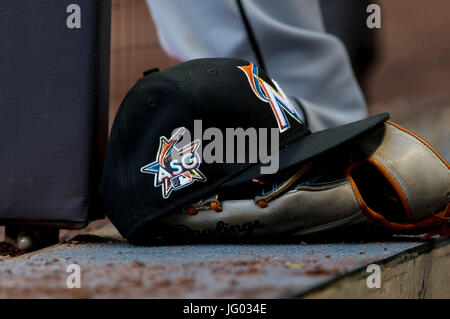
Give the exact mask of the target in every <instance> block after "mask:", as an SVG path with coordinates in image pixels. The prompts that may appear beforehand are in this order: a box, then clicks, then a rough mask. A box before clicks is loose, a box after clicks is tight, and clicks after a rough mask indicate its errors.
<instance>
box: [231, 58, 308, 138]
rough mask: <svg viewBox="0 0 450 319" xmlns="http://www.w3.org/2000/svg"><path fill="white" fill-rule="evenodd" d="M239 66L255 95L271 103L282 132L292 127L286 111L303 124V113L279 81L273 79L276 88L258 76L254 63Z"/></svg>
mask: <svg viewBox="0 0 450 319" xmlns="http://www.w3.org/2000/svg"><path fill="white" fill-rule="evenodd" d="M238 68H239V69H241V70H242V71H243V72H244V74H245V75H246V76H247V79H248V82H249V83H250V87H251V88H252V90H253V92H254V93H255V95H256V96H257V97H258V98H259V99H260V100H261V101H263V102H266V103H270V106H271V108H272V111H273V113H274V114H275V118H276V120H277V122H278V127H279V128H280V132H281V133H283V132H284V131H286V130H288V129H289V128H290V127H291V125H290V124H289V121H288V119H287V117H286V114H285V113H284V111H286V112H287V113H288V114H289V115H290V116H292V117H293V118H294V119H295V120H297V122H299V123H301V124H303V123H302V117H301V115H300V114H299V113H298V111H297V110H296V108H295V107H294V106H293V105H292V103H291V102H290V101H289V100H288V98H286V95H285V94H284V92H283V90H282V89H281V88H280V86H279V85H278V83H277V82H275V81H274V80H272V82H273V84H274V85H275V88H276V89H274V88H273V87H272V86H271V85H270V84H268V83H267V82H266V81H264V80H263V79H261V78H260V77H259V76H258V67H257V66H255V65H253V63H250V64H249V65H247V66H238Z"/></svg>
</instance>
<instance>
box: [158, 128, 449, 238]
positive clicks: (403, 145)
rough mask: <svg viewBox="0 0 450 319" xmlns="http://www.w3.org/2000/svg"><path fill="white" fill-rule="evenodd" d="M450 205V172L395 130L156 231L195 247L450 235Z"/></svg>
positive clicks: (162, 222)
mask: <svg viewBox="0 0 450 319" xmlns="http://www.w3.org/2000/svg"><path fill="white" fill-rule="evenodd" d="M330 163H332V164H330ZM449 200H450V171H449V164H448V163H447V162H446V161H445V159H444V158H443V157H442V156H441V155H440V154H439V153H438V152H437V151H436V150H434V149H433V148H432V147H431V146H430V145H429V144H428V143H427V142H425V141H424V140H423V139H421V138H420V137H418V136H417V135H415V134H414V133H412V132H410V131H408V130H406V129H404V128H402V127H401V126H399V125H397V124H395V123H392V122H387V123H386V124H385V126H384V127H383V128H381V129H379V130H377V131H375V132H373V133H372V134H370V135H369V136H367V137H365V138H364V139H362V140H360V141H358V142H357V143H356V144H352V145H351V147H347V148H346V149H340V150H338V151H335V152H334V153H331V154H328V155H326V156H323V157H321V158H318V159H315V160H314V161H312V162H309V163H306V164H304V165H303V166H302V167H297V168H296V169H294V170H290V171H285V172H281V173H279V174H277V175H275V176H271V177H269V178H267V179H265V180H254V181H253V182H252V183H248V184H246V185H242V187H239V188H234V189H230V190H224V191H223V192H221V193H220V194H216V195H214V196H213V197H211V198H207V199H204V200H200V201H199V202H198V203H195V204H193V205H190V206H188V207H185V208H184V209H183V211H179V212H173V213H171V214H168V215H165V216H164V217H163V218H161V219H159V220H158V221H157V224H156V227H155V229H157V231H158V236H162V237H166V238H175V237H177V238H179V237H183V238H185V237H188V238H191V239H204V238H209V237H221V238H225V237H226V238H229V237H237V236H261V235H278V234H296V235H307V234H315V233H318V232H324V231H330V230H333V231H338V232H342V233H345V232H348V231H349V229H352V228H353V229H355V228H358V229H378V230H380V229H382V230H389V231H391V232H394V233H410V232H414V233H426V232H428V236H431V235H434V234H438V233H439V234H442V235H449V233H450V232H449V230H450V229H449V215H450V214H449V213H450V205H449Z"/></svg>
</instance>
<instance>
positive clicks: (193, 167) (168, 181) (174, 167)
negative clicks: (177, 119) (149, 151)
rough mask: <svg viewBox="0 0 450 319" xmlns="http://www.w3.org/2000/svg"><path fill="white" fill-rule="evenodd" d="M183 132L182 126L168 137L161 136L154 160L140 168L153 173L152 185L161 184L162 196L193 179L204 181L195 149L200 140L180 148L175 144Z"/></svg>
mask: <svg viewBox="0 0 450 319" xmlns="http://www.w3.org/2000/svg"><path fill="white" fill-rule="evenodd" d="M185 132H186V129H185V128H184V127H182V128H180V129H179V130H178V131H176V132H175V134H173V135H172V136H171V137H170V139H167V138H166V137H165V136H161V137H160V139H159V149H158V154H157V155H156V160H155V161H154V162H152V163H150V164H148V165H145V166H144V167H142V168H141V172H142V173H145V174H154V175H155V183H154V185H155V187H158V186H161V191H162V196H163V198H168V197H169V196H170V194H171V193H172V191H177V190H179V189H182V188H185V187H187V186H189V185H191V184H192V183H194V182H195V181H201V182H205V181H206V177H205V176H204V175H203V174H202V172H200V170H199V169H198V168H199V167H200V156H199V154H198V152H197V149H198V147H199V146H200V141H199V140H195V141H193V142H191V143H189V144H187V145H186V146H184V147H183V148H181V149H179V148H177V147H176V146H175V145H176V144H177V143H178V142H179V141H180V140H181V138H182V136H183V134H184V133H185Z"/></svg>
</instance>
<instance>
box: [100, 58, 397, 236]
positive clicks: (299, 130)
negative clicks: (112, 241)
mask: <svg viewBox="0 0 450 319" xmlns="http://www.w3.org/2000/svg"><path fill="white" fill-rule="evenodd" d="M388 118H389V115H388V114H386V113H384V114H380V115H376V116H372V117H370V118H367V119H365V120H361V121H358V122H354V123H350V124H347V125H343V126H340V127H337V128H333V129H328V130H324V131H321V132H317V133H313V134H311V132H310V130H309V129H308V128H307V126H306V125H305V123H304V121H305V120H304V116H303V114H302V113H301V112H300V111H299V110H298V108H295V107H294V106H293V105H292V104H291V102H290V101H289V99H288V98H287V97H286V96H285V94H284V92H283V91H282V89H281V88H280V87H279V86H278V84H277V83H276V82H275V81H273V80H271V79H270V78H269V77H268V76H267V75H266V74H265V73H264V71H263V70H261V69H258V67H257V66H256V65H254V64H253V63H251V62H248V61H243V60H240V59H230V58H214V59H197V60H191V61H187V62H184V63H181V64H178V65H176V66H173V67H170V68H167V69H165V70H162V71H159V70H158V69H153V70H151V71H149V72H146V73H144V77H142V78H141V79H140V80H139V81H138V82H137V83H136V85H135V86H134V87H133V88H132V89H131V90H130V91H129V92H128V94H127V95H126V97H125V98H124V100H123V102H122V104H121V106H120V108H119V110H118V112H117V115H116V117H115V120H114V124H113V127H112V130H111V135H110V139H109V142H108V146H107V152H106V158H105V165H104V171H103V177H102V182H101V186H100V193H101V196H102V198H103V201H104V204H105V207H106V210H107V212H108V217H109V218H110V220H111V221H112V223H113V224H114V225H115V226H116V227H117V229H118V230H119V232H120V233H121V234H122V235H123V236H124V237H125V238H128V239H129V240H130V241H133V240H136V241H138V240H139V238H142V237H145V236H147V235H148V236H149V237H151V236H152V234H146V232H148V231H151V224H152V221H155V219H157V218H158V217H160V216H162V215H163V214H166V213H168V212H172V211H180V212H181V210H182V208H183V207H184V206H186V205H189V204H193V203H195V202H198V201H199V200H200V199H206V198H208V197H209V196H212V195H214V194H217V193H219V192H220V190H221V189H223V188H229V187H233V186H234V185H239V184H241V183H246V182H249V181H251V180H252V179H253V178H258V177H260V176H261V171H260V168H261V166H265V165H266V164H263V163H261V162H260V161H259V162H257V163H254V162H253V163H251V162H248V161H245V162H244V163H207V162H206V161H201V154H199V153H200V151H199V149H200V146H201V145H202V142H203V141H201V140H199V139H197V140H193V141H189V140H188V141H187V142H186V143H184V137H185V136H186V135H187V133H189V134H190V135H191V137H192V136H193V135H194V120H201V121H202V127H203V130H205V129H207V128H218V129H220V130H221V131H222V132H224V134H223V135H224V136H225V135H226V134H225V130H226V128H242V129H243V130H246V129H248V128H255V129H256V130H259V129H260V128H267V129H272V128H276V129H278V130H279V149H278V150H277V151H279V170H283V169H288V168H290V167H293V166H295V165H300V164H301V163H304V162H306V161H308V160H310V159H312V158H314V157H316V156H318V155H321V154H323V153H325V152H327V151H330V150H333V149H335V148H336V147H339V146H341V145H343V144H345V143H348V142H350V141H352V140H355V139H357V138H359V137H362V136H363V135H364V134H367V133H368V132H370V131H372V130H374V129H376V128H378V127H380V126H382V125H383V123H384V122H385V121H386V120H387V119H388ZM269 134H270V133H269ZM194 138H195V137H194ZM205 144H207V143H205ZM269 149H270V148H269ZM223 151H224V152H226V151H227V150H223ZM246 151H247V153H248V148H247V150H246ZM223 158H226V155H225V154H224V157H223Z"/></svg>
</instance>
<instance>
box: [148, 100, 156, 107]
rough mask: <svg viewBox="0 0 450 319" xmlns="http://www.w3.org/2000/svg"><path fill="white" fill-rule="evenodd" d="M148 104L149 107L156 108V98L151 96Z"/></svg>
mask: <svg viewBox="0 0 450 319" xmlns="http://www.w3.org/2000/svg"><path fill="white" fill-rule="evenodd" d="M147 106H148V107H149V108H154V107H155V106H156V100H155V99H154V98H150V99H148V100H147Z"/></svg>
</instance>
